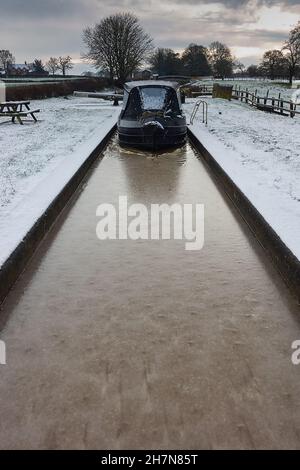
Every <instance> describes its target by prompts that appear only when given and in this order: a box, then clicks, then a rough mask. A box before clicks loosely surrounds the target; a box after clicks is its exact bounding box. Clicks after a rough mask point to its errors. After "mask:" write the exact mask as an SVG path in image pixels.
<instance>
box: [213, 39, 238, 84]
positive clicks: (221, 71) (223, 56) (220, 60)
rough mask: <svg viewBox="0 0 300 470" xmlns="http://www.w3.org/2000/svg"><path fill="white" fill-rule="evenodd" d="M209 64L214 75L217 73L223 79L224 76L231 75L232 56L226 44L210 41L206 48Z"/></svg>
mask: <svg viewBox="0 0 300 470" xmlns="http://www.w3.org/2000/svg"><path fill="white" fill-rule="evenodd" d="M208 53H209V59H210V64H211V66H212V69H213V72H214V74H215V75H219V76H220V77H222V79H224V78H225V77H226V76H227V77H228V76H230V75H232V72H233V65H234V58H233V56H232V54H231V51H230V49H229V47H228V46H226V44H222V43H221V42H218V41H215V42H212V43H211V45H210V46H209V49H208Z"/></svg>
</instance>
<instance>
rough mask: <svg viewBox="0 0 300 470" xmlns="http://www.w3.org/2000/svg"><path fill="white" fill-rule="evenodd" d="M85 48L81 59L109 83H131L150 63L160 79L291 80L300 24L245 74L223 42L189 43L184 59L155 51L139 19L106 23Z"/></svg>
mask: <svg viewBox="0 0 300 470" xmlns="http://www.w3.org/2000/svg"><path fill="white" fill-rule="evenodd" d="M83 41H84V43H85V45H86V47H87V51H86V53H85V54H84V55H83V58H84V59H86V60H87V61H89V62H90V63H92V64H93V65H95V66H96V68H98V69H99V70H101V71H105V72H107V73H108V74H109V76H110V78H111V79H112V80H113V79H115V80H117V81H118V82H120V83H124V81H125V80H126V79H128V78H130V77H131V76H132V75H133V73H134V72H135V71H136V70H137V69H138V68H139V67H140V66H141V65H145V64H148V65H149V66H150V68H151V70H152V71H153V72H154V73H157V74H158V75H188V76H210V75H213V76H214V77H220V78H224V77H231V76H233V74H234V72H235V75H240V76H250V77H268V78H271V79H274V78H275V77H282V78H285V77H286V78H289V81H290V83H292V80H293V77H294V76H295V75H296V74H297V73H298V72H299V70H300V22H299V23H298V25H297V26H295V27H294V28H293V29H292V30H291V32H290V34H289V37H288V39H287V41H286V42H285V43H284V45H283V47H282V49H280V50H270V51H267V52H266V53H265V54H264V56H263V58H262V61H261V63H260V64H259V65H251V66H249V67H248V68H247V69H246V67H245V66H244V64H242V63H241V62H240V61H238V60H237V59H236V58H235V57H234V56H233V54H232V52H231V50H230V48H229V47H228V46H227V45H226V44H223V43H221V42H219V41H215V42H213V43H212V44H210V46H209V47H205V46H203V45H198V44H190V45H189V46H188V47H187V48H186V49H185V50H184V52H183V53H182V54H178V53H177V52H175V51H174V50H172V49H169V48H158V49H154V47H153V40H152V38H151V37H150V36H149V35H148V34H147V33H145V31H144V30H143V28H142V27H141V25H140V24H139V21H138V19H137V17H136V16H134V15H132V14H130V13H119V14H115V15H111V16H109V17H107V18H104V19H103V20H101V21H100V23H98V24H97V25H96V26H94V27H92V28H87V29H86V30H85V31H84V33H83Z"/></svg>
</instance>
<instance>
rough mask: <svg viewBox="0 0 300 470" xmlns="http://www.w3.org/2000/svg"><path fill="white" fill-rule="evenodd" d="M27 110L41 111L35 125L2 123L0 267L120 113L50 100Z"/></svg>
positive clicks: (93, 104)
mask: <svg viewBox="0 0 300 470" xmlns="http://www.w3.org/2000/svg"><path fill="white" fill-rule="evenodd" d="M31 106H32V108H34V109H37V108H40V109H41V113H40V114H39V115H38V118H39V121H38V123H36V124H34V123H33V122H27V123H25V124H24V126H20V125H19V124H12V123H11V122H3V119H2V120H1V121H0V267H1V265H2V264H3V262H4V261H5V260H6V259H7V258H8V256H9V255H10V254H11V253H12V251H13V250H14V249H15V248H16V246H17V245H18V244H19V243H20V242H21V241H22V239H23V238H24V236H25V235H26V233H27V232H28V231H29V230H30V228H31V227H32V225H33V224H34V223H35V221H36V220H37V219H38V218H39V217H40V216H41V215H42V214H43V212H44V211H45V210H46V209H47V207H48V206H49V205H50V204H51V202H52V201H53V200H54V198H55V197H56V196H57V194H59V192H60V191H61V190H62V189H63V188H64V186H65V185H66V183H67V182H68V181H69V180H70V178H71V177H72V176H73V174H74V173H75V172H76V171H77V170H78V168H79V167H80V166H81V165H82V163H83V162H84V161H85V160H86V158H88V156H89V155H90V153H91V152H92V151H93V150H94V149H95V148H96V147H97V145H98V144H99V143H100V142H101V140H102V139H103V138H104V137H105V135H106V134H107V132H109V131H110V129H111V128H112V127H113V126H114V124H115V123H116V120H117V116H118V114H119V112H120V109H119V108H118V107H113V106H112V104H111V103H110V102H106V101H103V100H97V99H90V98H74V97H72V98H69V99H64V98H53V99H48V100H43V101H32V102H31Z"/></svg>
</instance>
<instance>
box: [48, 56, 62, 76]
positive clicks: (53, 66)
mask: <svg viewBox="0 0 300 470" xmlns="http://www.w3.org/2000/svg"><path fill="white" fill-rule="evenodd" d="M46 69H47V70H48V71H49V72H50V73H52V75H55V72H57V71H58V70H59V64H58V59H56V58H55V57H50V59H49V60H48V62H47V64H46Z"/></svg>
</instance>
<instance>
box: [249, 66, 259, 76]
mask: <svg viewBox="0 0 300 470" xmlns="http://www.w3.org/2000/svg"><path fill="white" fill-rule="evenodd" d="M246 74H247V75H248V77H251V78H255V77H260V76H261V70H260V68H259V67H258V65H249V67H248V68H247V71H246Z"/></svg>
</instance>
